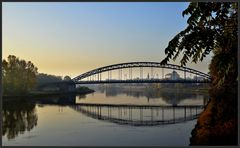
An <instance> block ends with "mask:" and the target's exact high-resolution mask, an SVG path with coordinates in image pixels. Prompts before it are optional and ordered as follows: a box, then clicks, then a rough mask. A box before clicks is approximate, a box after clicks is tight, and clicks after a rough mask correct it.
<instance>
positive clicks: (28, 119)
mask: <svg viewBox="0 0 240 148" xmlns="http://www.w3.org/2000/svg"><path fill="white" fill-rule="evenodd" d="M2 109H3V110H2V123H3V124H2V125H3V126H2V134H3V136H5V135H6V136H7V138H8V139H13V138H15V137H16V136H18V134H19V133H20V134H23V133H24V132H25V131H26V130H27V131H30V130H32V129H33V128H34V127H35V126H36V125H37V120H38V117H37V114H36V109H35V104H34V103H32V102H29V101H28V102H27V101H26V100H22V99H21V100H16V101H3V108H2Z"/></svg>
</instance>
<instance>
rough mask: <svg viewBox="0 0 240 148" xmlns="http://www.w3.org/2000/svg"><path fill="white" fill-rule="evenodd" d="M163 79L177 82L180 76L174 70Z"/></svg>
mask: <svg viewBox="0 0 240 148" xmlns="http://www.w3.org/2000/svg"><path fill="white" fill-rule="evenodd" d="M165 78H166V79H170V80H178V79H180V75H179V74H178V73H177V72H176V71H175V70H174V71H173V72H172V73H168V74H166V75H165Z"/></svg>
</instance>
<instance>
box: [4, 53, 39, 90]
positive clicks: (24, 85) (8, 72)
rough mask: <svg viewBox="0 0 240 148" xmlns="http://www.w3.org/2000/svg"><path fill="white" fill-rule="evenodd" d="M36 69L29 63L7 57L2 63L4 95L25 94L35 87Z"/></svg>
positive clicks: (13, 57)
mask: <svg viewBox="0 0 240 148" xmlns="http://www.w3.org/2000/svg"><path fill="white" fill-rule="evenodd" d="M36 74H37V68H36V67H35V66H34V65H33V63H32V62H31V61H28V62H27V61H25V60H21V59H19V58H17V57H16V56H14V55H9V56H8V58H7V60H5V59H4V60H3V61H2V78H3V93H4V94H25V93H27V92H28V91H29V90H31V89H32V88H34V86H35V85H36Z"/></svg>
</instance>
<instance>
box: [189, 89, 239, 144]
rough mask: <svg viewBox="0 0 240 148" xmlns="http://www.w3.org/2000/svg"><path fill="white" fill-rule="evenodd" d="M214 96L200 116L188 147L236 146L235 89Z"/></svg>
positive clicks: (222, 91) (221, 91)
mask: <svg viewBox="0 0 240 148" xmlns="http://www.w3.org/2000/svg"><path fill="white" fill-rule="evenodd" d="M215 93H216V92H215ZM216 94H217V95H215V96H214V95H212V96H214V97H212V99H211V100H210V102H209V103H208V104H207V106H206V109H205V110H204V111H203V112H202V113H201V114H200V116H199V118H198V121H197V124H196V125H195V128H194V129H193V131H192V133H191V134H192V137H191V138H190V142H191V144H190V145H237V142H238V136H237V135H238V130H237V129H238V124H237V122H238V121H237V88H236V86H235V88H229V89H225V90H220V91H219V92H217V93H216Z"/></svg>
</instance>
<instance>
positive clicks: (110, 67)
mask: <svg viewBox="0 0 240 148" xmlns="http://www.w3.org/2000/svg"><path fill="white" fill-rule="evenodd" d="M136 67H153V68H165V69H172V70H179V71H183V72H187V73H192V74H195V75H197V76H201V77H203V78H204V79H206V80H208V81H210V80H211V77H210V75H208V74H206V73H203V72H201V71H198V70H195V69H191V68H188V67H184V66H179V65H174V64H165V65H162V64H161V63H159V62H129V63H119V64H114V65H108V66H104V67H100V68H96V69H93V70H90V71H88V72H86V73H83V74H81V75H79V76H77V77H75V78H73V79H72V80H73V81H74V82H75V83H79V82H81V80H82V79H84V78H87V77H90V76H92V75H96V74H101V73H103V72H107V71H111V70H116V69H125V68H136ZM100 82H101V81H100Z"/></svg>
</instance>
